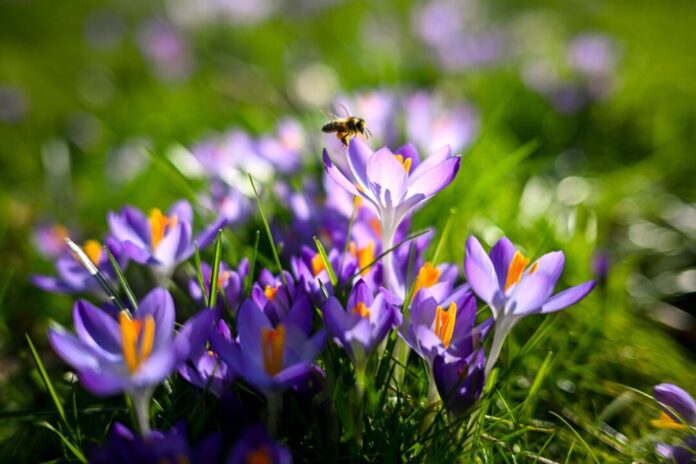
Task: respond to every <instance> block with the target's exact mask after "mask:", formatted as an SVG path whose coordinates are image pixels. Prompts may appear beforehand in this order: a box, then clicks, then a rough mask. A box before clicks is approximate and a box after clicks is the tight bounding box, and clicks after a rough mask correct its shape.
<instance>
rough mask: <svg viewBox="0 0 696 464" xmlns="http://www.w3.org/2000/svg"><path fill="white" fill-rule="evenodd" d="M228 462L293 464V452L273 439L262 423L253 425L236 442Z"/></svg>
mask: <svg viewBox="0 0 696 464" xmlns="http://www.w3.org/2000/svg"><path fill="white" fill-rule="evenodd" d="M226 463H227V464H262V463H263V464H266V463H268V464H292V454H290V450H289V449H288V448H286V447H285V446H283V445H281V444H278V443H276V442H274V441H273V440H271V437H270V436H269V435H268V432H267V431H266V429H265V428H264V427H263V426H262V425H256V426H252V427H250V428H248V429H247V431H246V432H245V433H244V435H242V437H241V438H240V439H239V441H237V443H235V445H234V448H232V451H230V455H229V457H228V458H227V461H226Z"/></svg>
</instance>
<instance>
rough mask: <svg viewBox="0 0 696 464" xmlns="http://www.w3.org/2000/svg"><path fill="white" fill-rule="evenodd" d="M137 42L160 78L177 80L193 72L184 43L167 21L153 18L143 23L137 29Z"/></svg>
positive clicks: (191, 62) (190, 59)
mask: <svg viewBox="0 0 696 464" xmlns="http://www.w3.org/2000/svg"><path fill="white" fill-rule="evenodd" d="M138 44H139V45H140V48H141V49H142V52H143V54H144V55H145V56H146V57H147V58H148V59H149V60H150V63H151V65H152V68H153V70H154V72H155V74H156V75H157V77H159V78H160V79H162V80H164V81H179V80H183V79H186V78H187V77H189V76H190V75H191V73H192V72H193V58H192V56H191V54H190V53H189V50H188V48H187V46H186V43H185V42H184V40H183V38H182V36H181V34H179V32H178V31H177V30H176V28H175V27H174V25H173V24H172V23H170V22H169V21H166V20H163V19H154V20H150V21H148V22H147V23H145V24H144V25H143V26H141V28H140V30H139V33H138Z"/></svg>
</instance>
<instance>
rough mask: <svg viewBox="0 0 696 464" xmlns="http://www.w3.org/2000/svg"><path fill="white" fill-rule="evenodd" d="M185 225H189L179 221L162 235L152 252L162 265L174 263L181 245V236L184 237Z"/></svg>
mask: <svg viewBox="0 0 696 464" xmlns="http://www.w3.org/2000/svg"><path fill="white" fill-rule="evenodd" d="M186 227H190V226H189V225H188V224H186V223H184V222H179V223H177V224H176V226H174V228H172V229H170V230H169V231H168V232H167V233H166V234H165V235H164V237H163V238H162V241H161V242H159V244H158V245H157V249H156V250H155V252H154V257H155V259H157V261H159V262H160V263H162V264H164V265H171V264H175V263H176V261H177V259H176V258H177V252H178V250H179V247H180V245H181V242H182V238H184V237H183V235H184V229H185V228H186Z"/></svg>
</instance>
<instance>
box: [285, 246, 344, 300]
mask: <svg viewBox="0 0 696 464" xmlns="http://www.w3.org/2000/svg"><path fill="white" fill-rule="evenodd" d="M327 255H328V256H327V257H328V259H329V263H330V264H331V267H332V268H333V270H334V272H335V273H336V274H337V275H336V278H337V279H338V283H339V284H340V285H342V284H345V283H347V282H348V280H350V278H351V277H352V276H353V274H354V273H355V271H356V270H357V261H356V259H355V258H354V257H352V256H350V255H349V256H347V257H346V258H344V259H341V252H339V251H338V250H337V249H335V248H331V249H329V250H328V252H327ZM341 265H343V268H341ZM290 268H291V269H292V272H293V274H294V275H295V276H296V277H297V281H298V283H299V284H300V285H302V286H303V287H304V291H305V292H306V293H307V295H309V298H310V299H311V300H312V302H313V303H314V304H316V305H321V304H323V303H324V301H326V297H325V296H324V290H325V291H326V292H327V293H328V295H333V293H334V288H333V285H332V284H331V279H330V278H329V272H328V270H327V269H326V266H325V265H324V260H323V259H322V258H321V255H320V254H319V253H318V252H316V251H313V250H312V249H311V248H309V247H306V246H303V247H302V249H300V254H299V256H291V257H290ZM320 282H321V283H320ZM322 286H323V289H322Z"/></svg>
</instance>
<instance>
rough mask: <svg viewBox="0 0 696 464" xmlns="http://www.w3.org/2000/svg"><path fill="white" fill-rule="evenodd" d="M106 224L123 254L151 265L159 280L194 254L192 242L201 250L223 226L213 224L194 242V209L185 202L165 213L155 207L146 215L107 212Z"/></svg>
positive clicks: (132, 210)
mask: <svg viewBox="0 0 696 464" xmlns="http://www.w3.org/2000/svg"><path fill="white" fill-rule="evenodd" d="M108 221H109V227H110V229H111V233H112V235H113V237H114V238H115V239H116V240H118V241H119V242H121V244H122V246H123V249H124V252H125V253H126V254H127V255H128V256H129V257H130V258H131V259H132V260H133V261H135V262H138V263H140V264H146V265H149V266H152V269H153V271H154V273H155V275H156V276H157V277H158V278H159V279H161V280H164V279H166V278H168V277H169V275H170V274H171V273H172V272H173V271H174V268H175V267H176V265H177V264H179V263H181V262H183V261H185V260H186V259H188V258H189V257H190V256H191V255H192V254H193V252H194V241H195V242H197V243H198V245H199V246H200V247H201V248H204V247H205V246H207V245H208V244H210V242H212V241H213V239H214V238H215V233H216V232H217V229H219V228H221V227H224V225H225V224H224V220H223V219H221V220H218V221H215V223H213V224H212V225H211V226H209V227H208V228H207V229H205V230H204V231H203V232H202V233H201V234H200V235H198V237H197V238H195V239H194V238H193V237H192V226H193V210H192V209H191V204H190V203H189V202H187V201H184V200H182V201H179V202H177V203H175V204H174V205H173V206H172V207H171V209H170V210H169V211H168V212H167V214H164V213H162V211H161V210H159V209H158V208H154V209H152V210H151V211H150V214H149V215H148V216H145V214H143V213H142V212H141V211H140V210H138V209H136V208H133V207H130V206H126V207H125V208H123V209H122V210H121V212H120V213H118V214H117V213H113V212H112V213H109V216H108Z"/></svg>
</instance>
